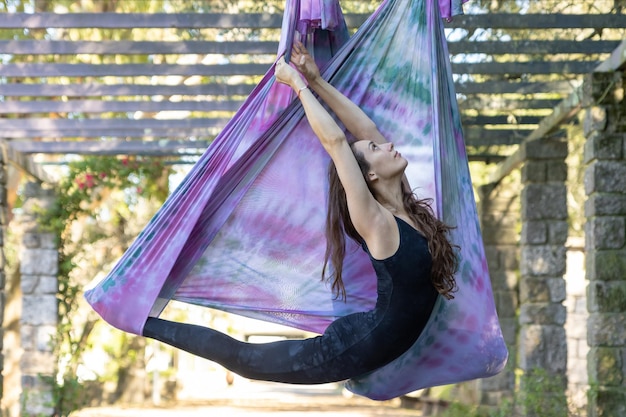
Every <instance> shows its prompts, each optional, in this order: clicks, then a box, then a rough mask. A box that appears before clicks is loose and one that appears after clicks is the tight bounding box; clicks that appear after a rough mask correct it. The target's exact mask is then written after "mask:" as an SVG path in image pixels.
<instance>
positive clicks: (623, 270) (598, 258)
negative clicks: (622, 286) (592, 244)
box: [585, 249, 626, 281]
mask: <svg viewBox="0 0 626 417" xmlns="http://www.w3.org/2000/svg"><path fill="white" fill-rule="evenodd" d="M585 264H586V266H585V270H586V273H587V280H589V281H594V280H598V281H614V280H623V279H624V277H626V249H616V250H591V249H590V250H588V251H587V253H586V255H585Z"/></svg>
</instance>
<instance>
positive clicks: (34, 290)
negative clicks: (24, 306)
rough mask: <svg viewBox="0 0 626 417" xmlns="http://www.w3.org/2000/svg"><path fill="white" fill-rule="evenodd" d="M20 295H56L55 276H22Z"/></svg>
mask: <svg viewBox="0 0 626 417" xmlns="http://www.w3.org/2000/svg"><path fill="white" fill-rule="evenodd" d="M21 287H22V293H24V294H31V295H43V294H53V295H54V294H56V293H57V292H59V285H58V281H57V277H56V276H49V275H48V276H46V275H22V279H21Z"/></svg>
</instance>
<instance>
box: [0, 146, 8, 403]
mask: <svg viewBox="0 0 626 417" xmlns="http://www.w3.org/2000/svg"><path fill="white" fill-rule="evenodd" d="M2 146H3V145H2V144H0V352H2V351H3V349H4V346H3V340H4V331H3V324H4V308H5V300H6V298H5V292H4V288H5V285H6V274H5V270H4V268H5V258H4V233H5V232H6V226H7V223H8V221H9V219H8V216H9V213H8V207H7V184H6V180H7V171H6V163H7V162H8V161H5V160H4V152H3V148H2ZM3 370H4V358H3V356H2V354H0V400H2V396H3V395H2V394H3V392H2V388H3V387H4V381H3V378H2V375H3ZM0 412H1V410H0Z"/></svg>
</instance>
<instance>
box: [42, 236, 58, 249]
mask: <svg viewBox="0 0 626 417" xmlns="http://www.w3.org/2000/svg"><path fill="white" fill-rule="evenodd" d="M39 247H40V248H42V249H53V250H57V248H58V247H59V239H58V238H57V236H56V235H55V234H54V233H40V234H39Z"/></svg>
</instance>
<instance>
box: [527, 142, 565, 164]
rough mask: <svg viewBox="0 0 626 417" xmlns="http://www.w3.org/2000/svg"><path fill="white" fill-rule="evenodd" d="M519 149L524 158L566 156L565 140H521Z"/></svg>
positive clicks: (557, 157)
mask: <svg viewBox="0 0 626 417" xmlns="http://www.w3.org/2000/svg"><path fill="white" fill-rule="evenodd" d="M520 150H521V151H522V152H524V156H525V159H526V160H546V159H562V160H564V159H565V158H567V155H568V150H567V141H564V140H556V139H540V140H534V141H530V142H522V143H521V144H520Z"/></svg>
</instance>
